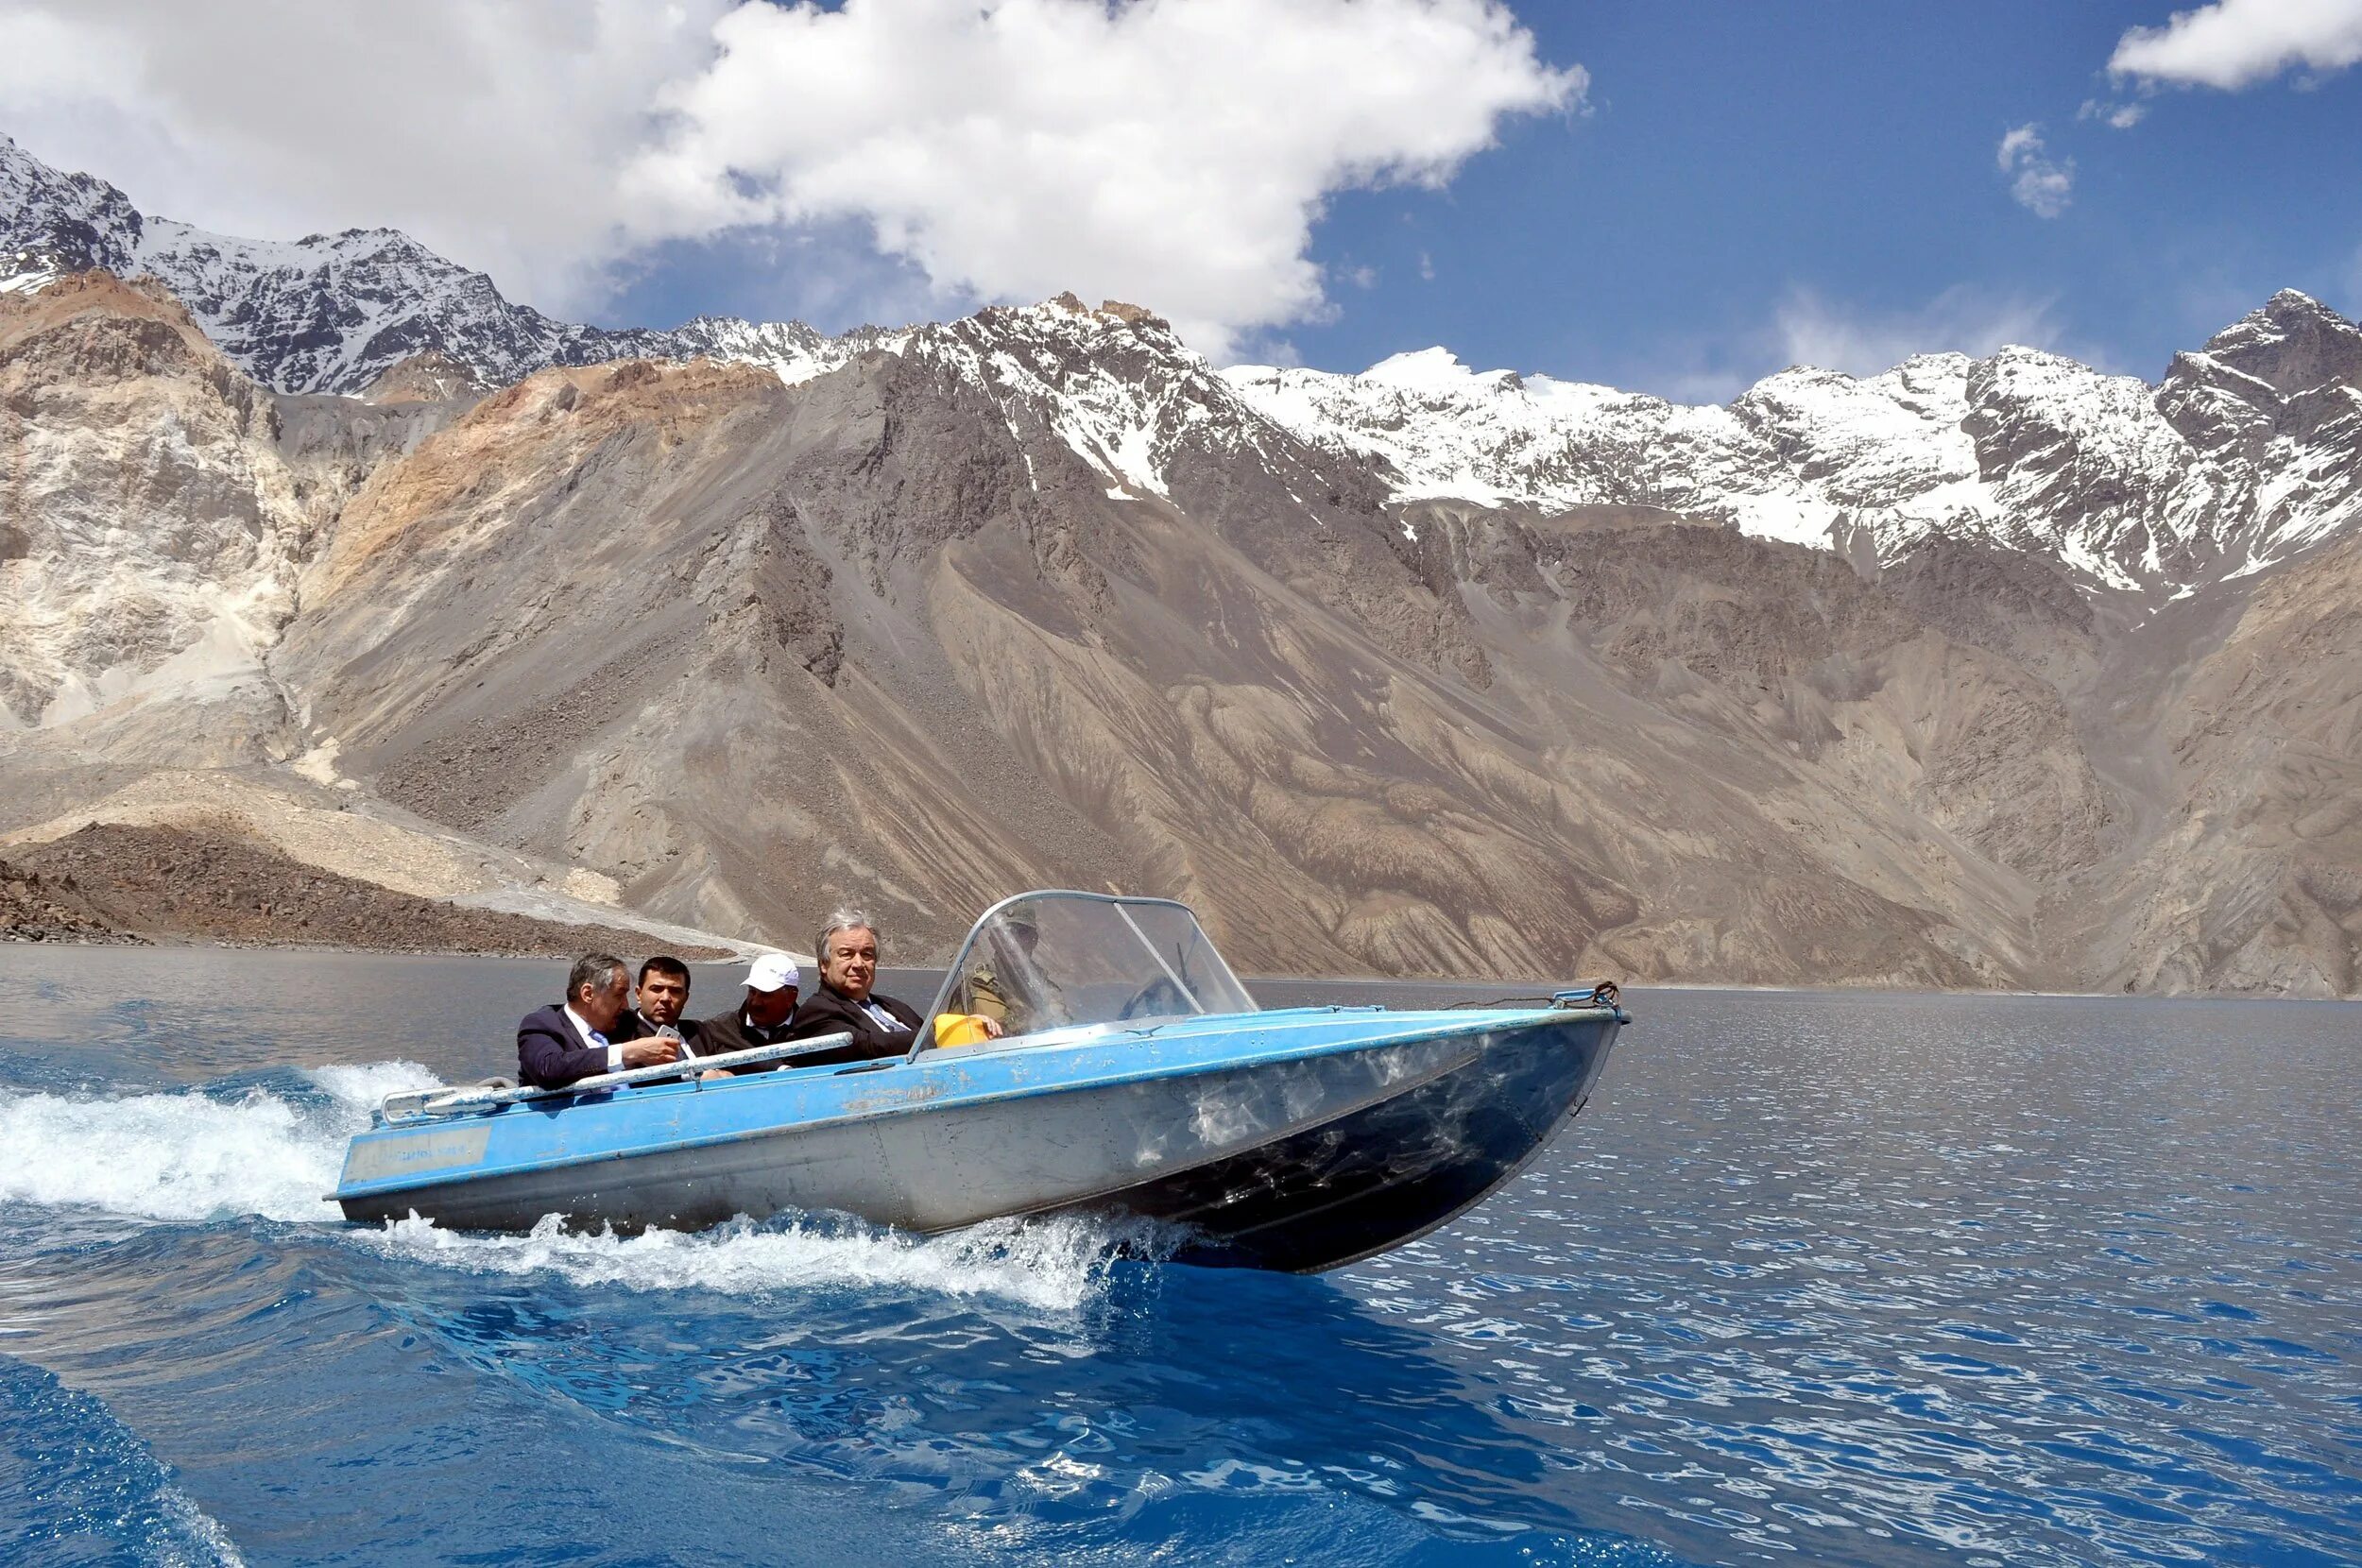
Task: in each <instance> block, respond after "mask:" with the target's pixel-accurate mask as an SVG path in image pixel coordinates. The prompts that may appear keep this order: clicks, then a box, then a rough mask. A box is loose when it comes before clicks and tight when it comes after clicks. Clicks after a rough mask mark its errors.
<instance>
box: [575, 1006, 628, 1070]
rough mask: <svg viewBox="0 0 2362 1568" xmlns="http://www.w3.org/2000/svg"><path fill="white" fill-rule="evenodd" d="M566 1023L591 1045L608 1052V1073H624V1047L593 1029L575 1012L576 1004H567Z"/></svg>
mask: <svg viewBox="0 0 2362 1568" xmlns="http://www.w3.org/2000/svg"><path fill="white" fill-rule="evenodd" d="M566 1021H567V1022H568V1023H570V1024H572V1025H573V1026H574V1032H575V1033H577V1034H579V1035H581V1036H582V1037H583V1039H585V1040H586V1041H588V1042H590V1044H591V1045H594V1046H598V1047H600V1048H603V1049H605V1050H606V1052H607V1070H608V1072H622V1071H623V1070H624V1048H623V1046H622V1045H621V1044H620V1043H619V1042H616V1041H612V1040H609V1039H608V1037H607V1036H606V1035H604V1034H602V1033H600V1032H599V1031H597V1030H595V1029H592V1028H591V1027H590V1025H589V1024H588V1023H586V1022H585V1021H584V1020H583V1016H582V1014H579V1013H577V1012H575V1011H574V1004H573V1003H572V1002H568V1003H567V1004H566Z"/></svg>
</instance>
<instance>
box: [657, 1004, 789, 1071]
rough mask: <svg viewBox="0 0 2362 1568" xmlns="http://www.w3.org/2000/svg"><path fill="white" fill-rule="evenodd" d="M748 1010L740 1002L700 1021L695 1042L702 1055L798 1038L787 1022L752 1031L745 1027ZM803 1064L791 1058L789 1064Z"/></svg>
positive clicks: (760, 1067) (750, 1067) (766, 1065)
mask: <svg viewBox="0 0 2362 1568" xmlns="http://www.w3.org/2000/svg"><path fill="white" fill-rule="evenodd" d="M745 1011H746V1007H745V1003H744V1002H741V1003H740V1004H739V1005H738V1006H736V1007H733V1008H731V1009H730V1010H729V1011H728V1012H727V1013H717V1014H714V1015H713V1016H712V1017H710V1018H708V1019H706V1020H704V1021H703V1022H701V1023H700V1024H698V1025H697V1045H696V1049H697V1054H698V1055H699V1056H720V1055H721V1054H722V1053H723V1052H725V1051H732V1050H745V1049H746V1048H748V1047H749V1046H769V1045H777V1044H779V1042H781V1041H785V1040H790V1039H793V1038H795V1036H793V1035H792V1034H790V1033H789V1032H788V1029H787V1025H785V1024H781V1025H780V1026H779V1028H777V1029H775V1030H773V1031H771V1032H770V1033H769V1034H768V1035H763V1034H758V1033H756V1032H754V1031H750V1030H749V1029H747V1027H746V1020H745V1018H744V1017H743V1016H741V1014H744V1013H745ZM681 1022H682V1023H683V1024H684V1025H686V1024H687V1023H688V1022H689V1020H688V1019H686V1018H683V1019H682V1020H681ZM778 1065H779V1064H778V1063H776V1062H751V1063H748V1064H747V1065H745V1066H743V1067H732V1068H730V1069H729V1070H730V1071H731V1072H734V1073H750V1072H769V1071H770V1070H771V1069H772V1068H773V1067H775V1066H778ZM788 1065H790V1066H796V1067H800V1066H802V1065H804V1064H802V1063H801V1062H792V1063H789V1064H788Z"/></svg>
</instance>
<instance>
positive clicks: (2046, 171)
mask: <svg viewBox="0 0 2362 1568" xmlns="http://www.w3.org/2000/svg"><path fill="white" fill-rule="evenodd" d="M1994 162H1996V163H1998V164H1999V165H2000V168H2001V172H2002V173H2003V174H2006V175H2008V176H2009V177H2010V196H2011V199H2012V200H2014V201H2015V202H2016V203H2017V204H2018V205H2019V206H2020V207H2023V208H2025V209H2026V210H2027V211H2028V212H2029V213H2033V214H2034V215H2035V216H2036V217H2045V218H2055V217H2057V216H2058V215H2059V214H2060V213H2063V212H2065V211H2066V209H2067V203H2068V202H2069V201H2070V200H2072V199H2073V198H2074V195H2075V160H2074V159H2072V158H2065V159H2058V158H2053V157H2051V156H2050V149H2049V148H2048V147H2046V146H2045V145H2043V139H2042V128H2041V127H2040V126H2033V125H2025V126H2018V127H2015V128H2012V129H2011V130H2010V131H2009V132H2008V133H2006V134H2005V135H2004V136H2003V137H2002V138H2001V145H2000V147H1999V149H1998V150H1997V151H1996V153H1995V154H1994Z"/></svg>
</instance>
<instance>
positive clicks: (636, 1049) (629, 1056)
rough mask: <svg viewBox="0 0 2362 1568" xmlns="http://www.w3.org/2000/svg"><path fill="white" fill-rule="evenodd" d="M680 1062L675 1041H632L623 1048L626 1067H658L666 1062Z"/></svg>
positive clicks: (678, 1048)
mask: <svg viewBox="0 0 2362 1568" xmlns="http://www.w3.org/2000/svg"><path fill="white" fill-rule="evenodd" d="M679 1060H680V1042H679V1041H677V1040H634V1041H631V1042H630V1043H629V1044H627V1045H625V1047H624V1065H625V1066H626V1067H660V1066H663V1065H665V1064H666V1063H668V1062H677V1061H679Z"/></svg>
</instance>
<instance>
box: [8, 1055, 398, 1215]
mask: <svg viewBox="0 0 2362 1568" xmlns="http://www.w3.org/2000/svg"><path fill="white" fill-rule="evenodd" d="M302 1082H303V1083H304V1084H305V1085H306V1088H307V1089H308V1090H309V1092H306V1091H305V1090H303V1089H299V1090H294V1091H291V1092H289V1093H284V1094H281V1093H273V1092H272V1091H270V1090H268V1089H265V1088H249V1089H248V1090H246V1091H245V1092H244V1093H243V1094H242V1095H241V1096H240V1097H239V1098H237V1099H217V1098H215V1097H214V1096H212V1095H208V1094H206V1093H204V1092H203V1091H201V1090H189V1091H185V1092H182V1093H179V1094H148V1095H129V1096H125V1097H122V1098H119V1099H109V1098H103V1097H84V1096H72V1095H51V1094H29V1095H18V1096H6V1097H0V1202H27V1203H37V1204H42V1205H45V1206H53V1207H61V1206H66V1205H83V1206H88V1207H92V1208H97V1209H104V1210H107V1211H109V1212H111V1213H114V1214H122V1215H132V1216H137V1217H139V1218H142V1219H165V1220H196V1219H226V1218H231V1217H235V1216H240V1215H259V1216H261V1217H262V1218H264V1219H283V1220H306V1219H310V1220H325V1219H337V1218H339V1216H338V1214H337V1210H336V1206H335V1205H334V1203H331V1202H327V1200H326V1197H325V1195H326V1194H327V1193H328V1192H329V1191H330V1189H332V1188H334V1186H335V1185H336V1175H337V1172H338V1170H339V1169H340V1168H341V1167H342V1166H343V1164H344V1155H345V1142H346V1140H347V1139H349V1138H350V1137H351V1135H352V1134H353V1133H355V1132H357V1131H359V1130H360V1129H361V1128H362V1127H364V1126H366V1125H368V1108H369V1107H370V1106H372V1105H374V1104H376V1103H377V1101H378V1100H379V1099H382V1098H384V1097H385V1096H386V1095H389V1094H393V1093H396V1092H398V1091H401V1090H407V1089H423V1088H433V1087H435V1086H436V1085H437V1084H438V1083H439V1082H440V1080H438V1079H437V1078H436V1076H435V1075H434V1074H433V1073H431V1072H429V1071H428V1070H427V1069H426V1068H424V1067H422V1066H419V1065H417V1064H416V1063H411V1062H381V1063H376V1064H372V1065H367V1066H341V1067H322V1068H317V1069H315V1070H313V1071H312V1072H310V1073H307V1074H304V1075H302Z"/></svg>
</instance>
